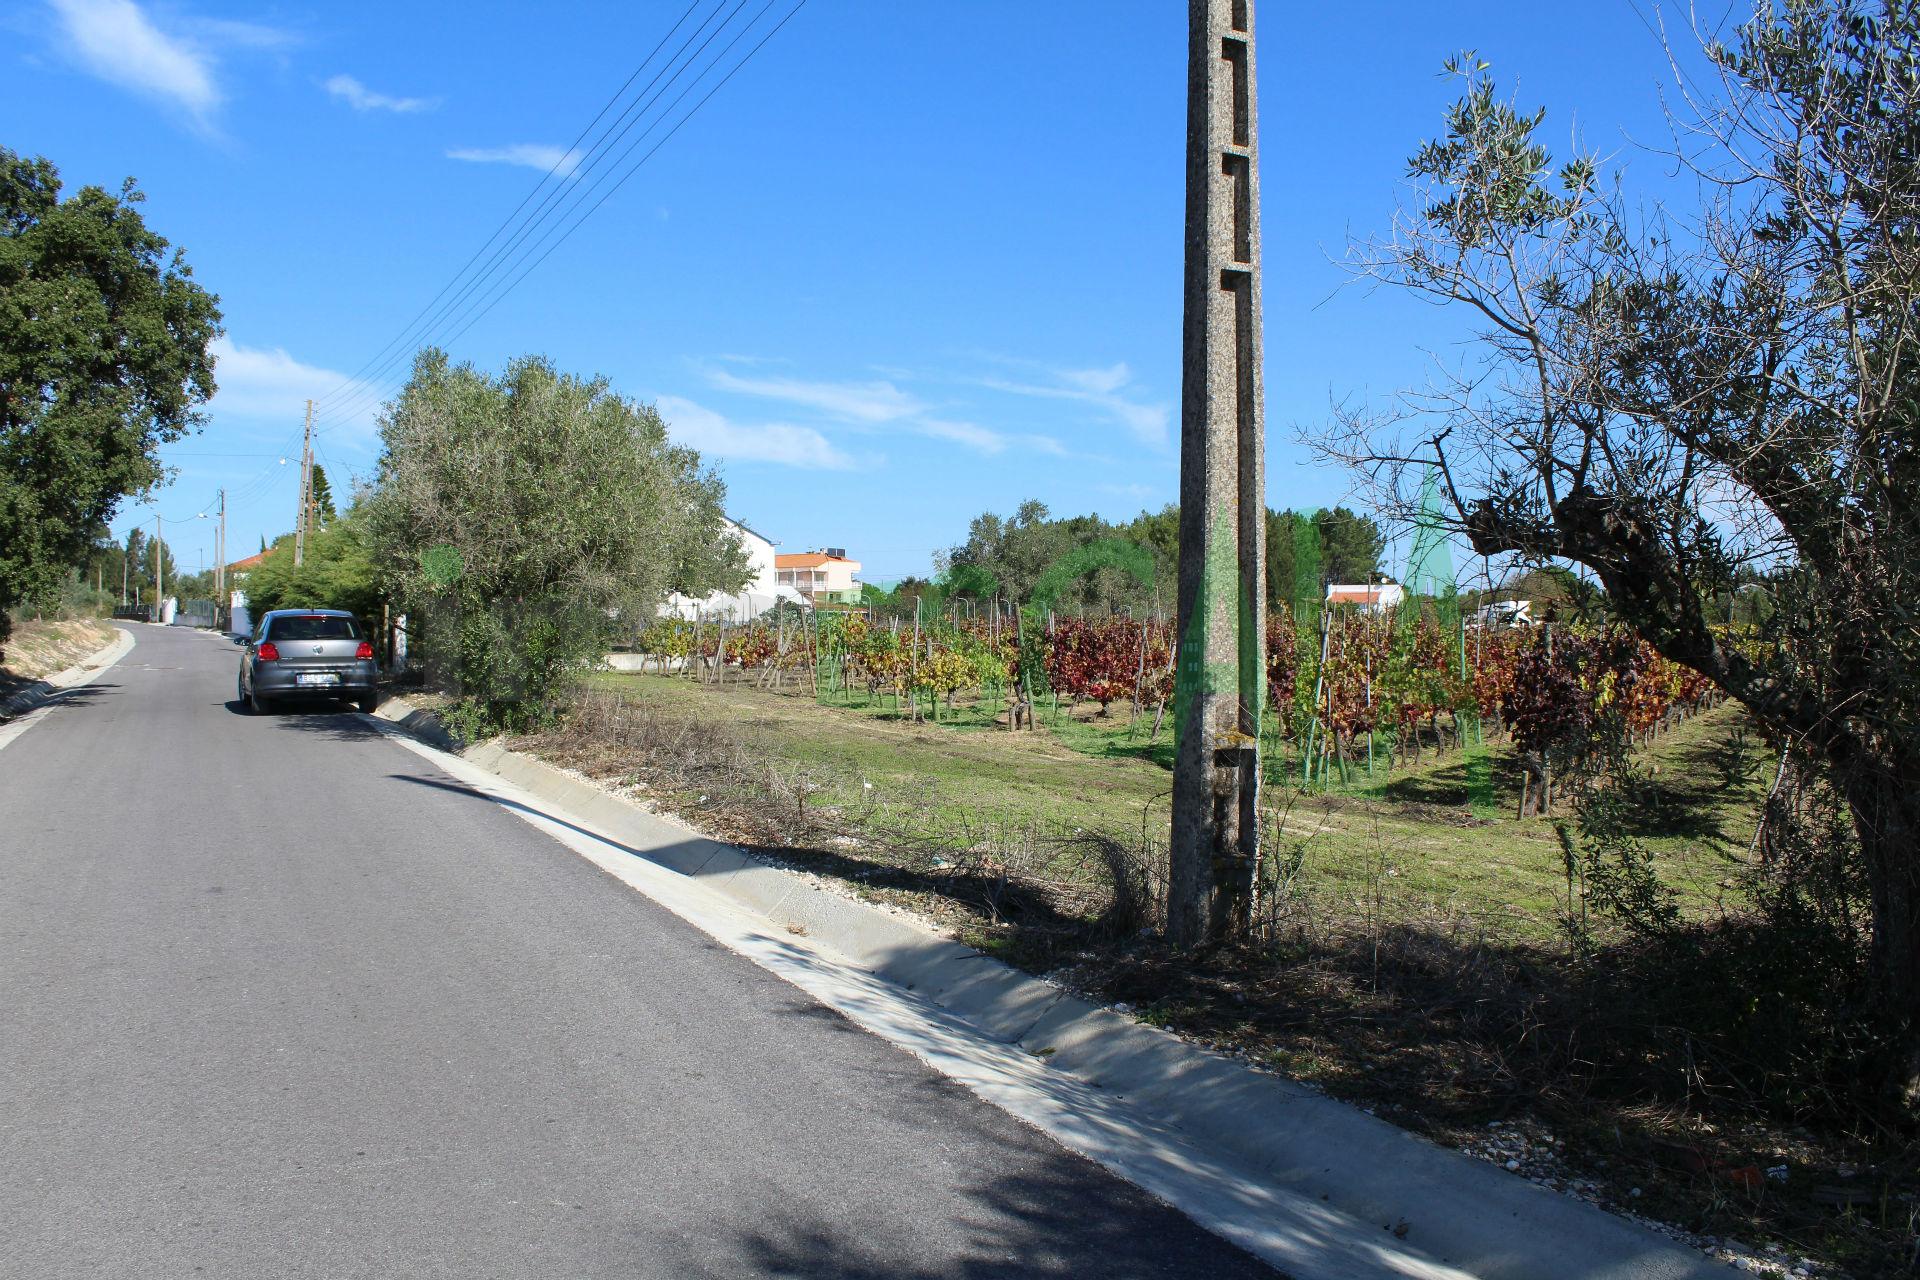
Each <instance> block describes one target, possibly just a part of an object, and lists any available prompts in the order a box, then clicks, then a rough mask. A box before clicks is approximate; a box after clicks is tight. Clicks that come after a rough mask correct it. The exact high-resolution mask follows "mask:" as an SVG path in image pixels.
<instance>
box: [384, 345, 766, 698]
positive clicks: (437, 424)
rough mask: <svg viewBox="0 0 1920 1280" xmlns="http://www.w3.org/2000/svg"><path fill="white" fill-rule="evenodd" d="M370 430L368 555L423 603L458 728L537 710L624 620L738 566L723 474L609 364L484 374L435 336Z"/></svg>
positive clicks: (405, 597) (517, 367) (415, 605)
mask: <svg viewBox="0 0 1920 1280" xmlns="http://www.w3.org/2000/svg"><path fill="white" fill-rule="evenodd" d="M381 434H382V440H383V443H384V444H385V452H384V454H383V455H382V457H381V462H380V474H379V480H378V484H377V487H376V488H375V489H374V491H373V493H372V494H371V495H370V496H369V497H368V498H367V500H366V503H365V505H366V507H367V515H368V530H369V542H370V545H371V547H372V549H373V559H374V561H375V562H376V563H377V564H378V566H379V568H380V572H381V574H382V576H383V578H384V580H385V582H386V583H388V584H390V586H391V587H392V589H393V590H394V591H395V593H396V594H397V595H398V597H399V599H400V600H401V601H402V602H403V603H404V605H405V606H406V608H407V609H408V611H409V612H410V613H413V614H415V615H416V616H424V618H425V627H424V629H423V633H422V634H423V636H424V637H425V639H424V644H425V647H426V649H427V658H428V661H429V664H430V666H433V667H437V668H438V669H439V670H441V671H442V672H444V673H445V674H446V675H447V676H449V677H450V679H451V681H452V683H453V684H454V686H455V688H456V691H457V692H458V693H459V694H460V696H461V697H462V699H463V700H464V701H465V704H466V712H465V714H466V715H467V716H468V720H469V723H468V725H467V727H468V728H469V729H472V730H482V729H485V730H500V729H505V730H519V729H524V728H527V727H530V726H533V725H536V724H540V723H543V722H545V721H546V720H548V719H549V718H550V717H551V715H552V714H553V712H554V710H555V708H556V707H557V705H558V698H559V695H560V693H561V692H562V689H561V686H562V685H564V684H565V683H566V682H567V681H568V680H569V679H570V678H571V677H572V675H573V674H574V673H575V672H577V671H579V670H581V669H583V668H584V666H585V665H586V664H587V663H588V662H589V661H591V660H592V659H594V658H597V657H598V656H599V655H600V654H602V653H604V652H605V651H606V646H607V645H608V644H609V642H610V641H611V640H612V638H613V635H614V632H615V630H616V628H617V627H618V626H619V625H620V624H619V622H618V619H620V618H622V617H625V618H645V617H648V616H650V615H651V614H652V612H653V610H654V608H655V607H656V605H657V604H658V602H659V601H660V600H661V599H663V598H664V597H665V596H666V595H667V593H668V592H670V591H680V592H684V593H686V594H687V595H693V596H702V595H706V594H708V593H709V592H712V591H733V590H737V589H739V587H740V585H741V584H742V583H743V582H744V581H745V580H746V576H747V569H746V564H745V558H744V554H743V553H742V552H741V550H740V548H739V546H738V544H737V543H735V542H734V541H733V540H732V539H729V538H727V537H725V536H724V535H723V525H722V523H721V522H722V519H723V513H722V510H721V503H722V500H723V498H724V496H725V490H724V487H723V486H722V485H721V483H720V480H719V478H718V477H717V476H715V475H714V474H713V473H712V472H711V471H707V470H703V469H702V468H701V464H700V457H699V455H698V454H697V453H695V452H694V451H693V450H691V449H685V448H681V447H679V446H676V445H673V444H671V443H669V442H668V439H667V429H666V424H665V423H664V422H662V421H661V419H660V415H659V414H658V413H656V412H655V411H654V410H653V409H652V408H651V407H650V406H646V405H641V404H636V403H634V402H632V401H629V400H625V399H622V398H621V397H619V396H617V395H615V394H613V393H612V392H611V391H610V390H609V389H608V387H607V384H606V382H605V381H604V380H599V379H595V380H591V381H588V380H583V379H580V378H576V377H572V376H570V375H565V374H561V373H558V372H557V371H556V370H555V369H554V367H553V366H552V365H551V364H550V363H548V362H547V361H545V360H542V359H538V358H534V357H526V358H522V359H519V360H515V361H514V362H512V363H511V364H509V365H508V366H507V369H506V371H505V372H504V373H502V374H500V375H499V376H498V377H492V376H489V375H487V374H485V373H482V372H480V371H478V370H476V369H474V368H473V367H472V366H470V365H460V366H457V367H455V366H453V365H451V364H449V362H448V360H447V358H446V356H445V355H444V354H443V353H442V352H439V351H436V350H428V351H424V352H422V353H421V354H420V356H419V357H418V358H417V359H416V360H415V362H414V368H413V375H412V378H411V379H410V380H409V381H408V383H407V386H406V388H405V389H404V390H403V391H402V392H401V394H400V397H399V399H397V400H396V401H395V402H394V403H393V404H392V405H391V406H389V408H388V410H387V413H386V415H385V417H384V419H383V420H382V424H381ZM450 569H456V570H457V571H453V572H450V571H449V570H450Z"/></svg>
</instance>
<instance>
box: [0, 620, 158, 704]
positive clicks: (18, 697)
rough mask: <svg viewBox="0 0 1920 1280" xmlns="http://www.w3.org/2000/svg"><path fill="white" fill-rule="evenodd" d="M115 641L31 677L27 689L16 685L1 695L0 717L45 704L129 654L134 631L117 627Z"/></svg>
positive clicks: (85, 681)
mask: <svg viewBox="0 0 1920 1280" xmlns="http://www.w3.org/2000/svg"><path fill="white" fill-rule="evenodd" d="M114 632H115V635H114V639H113V641H112V643H110V644H108V645H107V646H106V647H105V648H103V649H101V650H100V651H99V652H98V653H94V654H91V655H89V656H88V657H85V658H82V659H81V660H80V661H79V662H76V663H74V664H73V665H72V666H70V667H68V668H67V669H66V670H64V671H56V672H54V673H53V674H52V675H50V676H48V677H47V678H46V679H44V680H32V681H29V682H28V683H27V686H26V687H25V688H24V689H16V690H14V691H13V693H12V694H10V695H9V696H7V697H6V698H3V699H0V721H4V720H11V719H13V718H14V717H16V716H23V715H25V714H27V712H29V711H33V710H35V709H37V708H39V707H41V706H44V705H45V704H46V703H47V702H48V701H49V700H51V699H53V698H56V697H58V696H59V695H60V694H61V693H63V692H64V691H66V690H68V689H71V688H74V687H75V686H77V685H83V684H85V683H87V681H89V680H91V679H93V678H94V677H95V676H97V675H99V674H100V673H101V672H102V671H104V670H106V669H107V668H108V667H110V666H112V665H113V664H114V663H116V662H118V661H120V659H122V658H124V657H126V656H127V654H128V653H129V652H130V651H131V650H132V649H133V632H131V631H129V630H127V629H126V628H125V627H116V628H114Z"/></svg>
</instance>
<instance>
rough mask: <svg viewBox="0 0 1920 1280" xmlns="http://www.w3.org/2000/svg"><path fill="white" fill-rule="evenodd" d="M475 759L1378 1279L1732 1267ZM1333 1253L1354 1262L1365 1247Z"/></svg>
mask: <svg viewBox="0 0 1920 1280" xmlns="http://www.w3.org/2000/svg"><path fill="white" fill-rule="evenodd" d="M375 718H376V719H378V720H381V721H385V722H387V724H388V725H390V726H393V728H394V729H395V730H396V731H399V732H406V733H408V734H409V736H415V737H419V736H421V731H422V730H426V729H429V728H431V727H432V726H430V725H428V724H426V723H423V722H425V721H428V720H430V717H428V716H427V715H425V714H424V713H422V712H420V711H418V710H417V709H416V708H414V707H413V706H412V705H411V704H409V703H407V702H406V700H405V699H398V698H396V699H392V700H389V701H388V702H387V703H386V704H384V705H383V706H382V707H381V708H380V710H379V711H378V712H377V713H376V717H375ZM402 725H404V726H405V727H404V728H402V727H401V726H402ZM436 745H438V744H436ZM458 754H459V755H460V757H461V758H462V759H464V760H466V761H467V762H469V763H470V764H472V765H475V766H477V767H479V768H480V769H482V770H484V771H486V772H487V773H490V774H492V775H494V776H496V777H498V778H501V779H503V780H505V781H506V782H509V783H512V784H514V785H515V786H517V787H519V788H520V789H521V790H523V791H525V792H527V793H530V794H531V795H533V796H535V797H537V798H538V799H540V800H541V801H543V802H545V803H547V804H549V805H551V806H553V807H554V808H555V809H556V810H557V811H559V812H560V813H562V814H563V815H564V816H565V817H567V818H569V819H572V820H574V821H577V822H578V823H579V824H580V826H581V827H582V828H583V829H587V830H590V831H592V832H593V833H595V834H597V835H598V836H600V837H601V838H604V839H607V840H611V841H612V842H614V843H616V844H618V845H619V846H621V847H622V848H624V849H625V850H626V851H628V852H629V853H631V854H633V855H635V856H637V857H640V858H644V859H647V860H648V861H650V862H652V863H654V864H656V865H658V866H661V867H665V868H667V869H668V870H671V871H674V872H677V873H679V874H680V875H682V876H685V877H687V878H688V879H690V880H693V881H695V882H697V883H699V884H700V885H702V886H704V887H705V888H707V889H710V890H711V891H713V892H715V893H717V894H719V895H721V896H723V897H725V898H728V899H731V900H732V901H733V902H734V903H735V904H737V905H739V906H742V907H745V908H747V909H748V910H749V911H751V912H754V913H756V914H757V915H759V916H761V917H763V918H765V919H766V920H768V921H769V922H771V923H772V924H774V925H776V926H779V927H780V928H782V929H784V930H785V931H786V932H788V933H790V934H804V935H805V936H807V937H808V938H809V939H811V940H814V941H817V942H821V943H824V944H825V945H826V946H827V947H829V948H831V949H832V950H833V951H836V952H838V953H839V954H840V955H841V956H842V957H844V958H845V959H846V960H847V961H848V962H849V963H850V964H851V965H853V966H855V967H856V968H858V969H860V970H863V971H865V972H867V973H870V974H872V975H873V976H875V977H877V978H879V979H881V980H882V981H884V982H886V983H889V984H891V985H893V986H895V987H898V988H901V989H904V990H906V991H909V992H912V993H913V994H914V995H915V996H916V997H918V998H919V999H922V1000H925V1001H928V1002H930V1003H932V1004H934V1005H937V1006H939V1007H940V1008H941V1009H943V1010H945V1011H946V1012H947V1013H949V1014H952V1015H954V1016H955V1017H957V1018H959V1019H961V1020H962V1021H963V1022H965V1023H966V1024H968V1025H970V1026H971V1027H973V1028H974V1029H976V1030H977V1031H978V1032H979V1033H980V1034H981V1035H982V1036H985V1037H987V1038H989V1039H991V1040H993V1041H997V1042H999V1043H1001V1044H1003V1045H1011V1046H1018V1047H1019V1048H1021V1049H1024V1050H1025V1051H1026V1052H1027V1053H1029V1054H1031V1055H1034V1056H1035V1057H1036V1058H1038V1059H1040V1060H1042V1061H1044V1062H1045V1063H1046V1065H1047V1067H1048V1069H1049V1071H1051V1072H1056V1073H1063V1074H1064V1075H1066V1076H1068V1077H1071V1078H1072V1079H1073V1080H1075V1081H1077V1082H1078V1083H1080V1084H1082V1085H1084V1086H1086V1087H1087V1088H1089V1089H1091V1090H1097V1091H1098V1096H1099V1097H1101V1098H1102V1099H1103V1100H1111V1101H1112V1102H1114V1103H1116V1104H1120V1105H1123V1106H1126V1107H1127V1108H1129V1109H1130V1110H1132V1111H1134V1112H1136V1113H1138V1114H1141V1115H1144V1116H1146V1117H1150V1118H1151V1120H1152V1122H1153V1123H1154V1124H1155V1125H1158V1126H1162V1127H1164V1128H1167V1129H1171V1130H1173V1131H1175V1132H1177V1133H1178V1134H1179V1135H1180V1136H1181V1137H1182V1138H1184V1139H1185V1140H1186V1141H1187V1142H1189V1143H1191V1144H1192V1145H1194V1146H1196V1147H1198V1148H1201V1149H1203V1150H1205V1151H1208V1152H1210V1153H1216V1154H1218V1155H1220V1156H1223V1157H1225V1158H1227V1159H1228V1160H1230V1161H1231V1162H1232V1163H1233V1164H1235V1165H1237V1166H1239V1168H1240V1169H1241V1170H1243V1171H1244V1172H1245V1175H1246V1176H1247V1178H1248V1179H1249V1180H1250V1181H1251V1182H1253V1183H1257V1184H1260V1185H1262V1186H1263V1187H1265V1188H1267V1189H1270V1190H1271V1191H1272V1192H1274V1193H1276V1194H1277V1195H1279V1196H1282V1197H1286V1198H1287V1199H1288V1201H1290V1202H1293V1203H1299V1202H1305V1203H1307V1204H1310V1205H1312V1206H1313V1207H1314V1208H1315V1209H1316V1210H1317V1211H1319V1212H1320V1213H1322V1214H1323V1215H1326V1218H1327V1222H1328V1224H1329V1226H1328V1230H1327V1231H1326V1232H1325V1234H1326V1235H1328V1236H1329V1237H1331V1236H1333V1235H1335V1234H1345V1233H1347V1232H1349V1231H1350V1232H1353V1233H1360V1234H1361V1235H1362V1236H1364V1237H1366V1238H1367V1241H1368V1243H1369V1244H1373V1243H1374V1242H1379V1243H1381V1244H1384V1243H1385V1241H1386V1240H1392V1241H1393V1242H1394V1245H1393V1246H1390V1247H1389V1248H1387V1249H1386V1250H1376V1251H1375V1252H1374V1254H1373V1258H1374V1259H1375V1260H1376V1261H1377V1262H1379V1263H1380V1264H1381V1265H1380V1267H1379V1269H1378V1271H1377V1272H1376V1274H1379V1275H1382V1276H1393V1275H1403V1276H1436V1275H1454V1276H1470V1277H1479V1280H1546V1278H1552V1280H1692V1278H1693V1277H1706V1276H1718V1275H1724V1274H1726V1272H1727V1271H1728V1270H1729V1269H1730V1268H1729V1267H1728V1266H1727V1265H1726V1264H1724V1263H1719V1262H1714V1261H1710V1260H1708V1259H1706V1258H1704V1257H1703V1256H1702V1255H1701V1254H1700V1253H1699V1252H1697V1251H1695V1250H1692V1249H1688V1248H1685V1247H1683V1246H1681V1245H1678V1244H1675V1243H1674V1242H1673V1241H1671V1240H1668V1239H1666V1238H1665V1237H1663V1236H1660V1235H1657V1234H1656V1233H1654V1232H1653V1231H1650V1230H1648V1229H1647V1228H1645V1227H1642V1226H1640V1225H1638V1224H1636V1223H1632V1222H1628V1221H1626V1220H1625V1219H1622V1218H1619V1217H1616V1216H1614V1215H1612V1214H1610V1213H1607V1212H1605V1211H1604V1210H1601V1209H1598V1208H1596V1207H1594V1206H1592V1205H1589V1204H1586V1203H1584V1202H1582V1201H1579V1200H1576V1199H1573V1198H1571V1197H1569V1196H1563V1195H1559V1194H1557V1193H1555V1192H1552V1191H1548V1190H1546V1189H1545V1188H1542V1187H1537V1186H1534V1185H1533V1184H1531V1183H1529V1182H1526V1181H1523V1180H1521V1179H1518V1178H1515V1177H1513V1176H1511V1175H1510V1174H1507V1173H1505V1172H1504V1171H1502V1170H1499V1169H1496V1168H1494V1167H1493V1166H1491V1165H1489V1164H1487V1163H1486V1162H1485V1161H1480V1160H1474V1159H1472V1158H1470V1157H1467V1156H1463V1155H1461V1154H1459V1153H1457V1152H1454V1151H1450V1150H1447V1149H1445V1148H1442V1147H1439V1146H1436V1145H1434V1144H1432V1143H1430V1142H1428V1141H1426V1140H1425V1139H1422V1138H1419V1137H1417V1136H1415V1135H1413V1134H1411V1133H1408V1132H1406V1131H1405V1130H1403V1129H1399V1128H1396V1127H1394V1126H1393V1125H1391V1124H1388V1123H1387V1122H1386V1121H1383V1120H1379V1119H1376V1118H1374V1117H1372V1116H1369V1115H1367V1114H1365V1113H1363V1112H1362V1111H1360V1110H1358V1109H1357V1108H1355V1107H1351V1106H1349V1105H1347V1104H1345V1103H1342V1102H1337V1101H1334V1100H1333V1099H1330V1098H1327V1097H1325V1096H1322V1095H1320V1094H1317V1093H1315V1092H1313V1091H1311V1090H1309V1089H1306V1088H1304V1087H1302V1086H1300V1085H1298V1084H1295V1083H1294V1082H1292V1081H1289V1080H1286V1079H1284V1078H1283V1077H1280V1076H1275V1075H1271V1074H1268V1073H1265V1072H1260V1071H1255V1070H1253V1069H1251V1068H1249V1067H1248V1066H1246V1065H1245V1064H1243V1063H1240V1062H1237V1061H1234V1060H1233V1059H1230V1058H1227V1057H1224V1056H1222V1055H1219V1054H1216V1053H1212V1052H1210V1051H1208V1050H1206V1049H1203V1048H1200V1047H1198V1046H1195V1045H1192V1044H1188V1043H1187V1042H1186V1041H1183V1040H1181V1039H1179V1038H1178V1037H1177V1036H1174V1035H1172V1034H1170V1033H1168V1032H1164V1031H1160V1030H1158V1029H1156V1028H1152V1027H1147V1026H1144V1025H1141V1024H1139V1023H1136V1022H1134V1021H1132V1020H1131V1019H1129V1018H1126V1017H1123V1016H1121V1015H1119V1014H1117V1013H1114V1012H1112V1011H1110V1010H1107V1009H1103V1008H1101V1007H1099V1006H1097V1005H1093V1004H1090V1003H1088V1002H1086V1001H1084V1000H1081V999H1078V998H1077V997H1075V996H1072V995H1069V994H1067V993H1066V992H1064V991H1061V990H1060V989H1059V988H1057V987H1054V986H1052V985H1050V984H1048V983H1046V982H1043V981H1041V980H1040V979H1038V978H1034V977H1031V976H1029V975H1027V974H1024V973H1020V972H1018V971H1017V970H1014V969H1012V968H1010V967H1008V966H1006V965H1004V964H1002V963H1000V962H999V961H997V960H994V959H992V958H990V957H988V956H985V955H982V954H981V953H980V952H978V951H975V950H973V949H972V948H970V947H965V946H962V945H960V944H959V943H957V942H954V941H952V940H950V939H948V938H944V937H942V936H940V935H939V934H936V933H934V932H933V931H932V930H930V929H928V928H926V927H924V926H922V925H920V924H918V923H917V922H915V921H912V920H909V919H906V918H903V917H901V916H897V915H894V914H891V913H889V912H886V911H884V910H882V909H880V908H878V907H874V906H870V905H868V904H866V903H862V902H858V901H856V900H853V899H851V898H847V897H843V896H841V895H839V894H836V893H832V892H829V891H827V890H824V889H821V888H819V887H818V886H817V885H815V884H814V883H812V882H811V881H810V879H809V878H808V877H806V876H804V875H802V874H799V873H796V872H793V871H788V870H785V869H782V868H778V867H773V866H769V865H767V864H766V863H763V862H760V861H758V860H757V859H755V858H753V857H751V856H749V855H748V854H747V853H745V852H744V851H742V850H740V849H738V848H735V847H734V846H732V845H728V844H724V843H721V842H719V841H716V840H710V839H707V838H706V837H704V836H700V835H698V834H696V833H694V832H692V831H690V830H688V829H686V828H683V827H679V826H676V825H674V824H673V823H670V822H668V821H666V820H665V819H663V818H662V817H660V816H659V815H656V814H653V813H650V812H648V811H646V810H645V809H642V808H641V807H639V806H638V805H636V804H633V803H632V802H630V801H628V800H625V799H623V798H621V797H619V796H616V795H614V794H612V793H611V792H609V791H606V790H604V789H602V788H601V787H599V786H597V785H595V784H594V783H592V782H590V781H588V780H586V779H584V778H581V777H578V776H576V775H574V774H571V773H567V772H565V771H563V770H560V769H557V768H555V767H554V766H552V765H549V764H546V763H544V762H542V761H540V760H537V759H535V758H533V757H532V756H528V755H524V754H522V753H520V752H515V751H508V750H506V749H505V748H503V747H500V746H498V745H497V744H493V743H481V744H478V745H475V746H471V747H467V748H466V749H465V750H463V751H461V752H459V753H458ZM1335 1224H1339V1225H1337V1226H1336V1225H1335ZM1328 1243H1329V1245H1330V1246H1332V1245H1334V1244H1336V1243H1338V1244H1340V1245H1341V1246H1342V1249H1343V1250H1344V1248H1345V1247H1350V1246H1351V1245H1352V1244H1353V1243H1354V1241H1353V1240H1351V1239H1348V1240H1345V1241H1341V1242H1335V1241H1332V1240H1329V1241H1328ZM1303 1245H1304V1247H1305V1248H1306V1253H1305V1254H1304V1255H1303V1256H1290V1257H1289V1258H1288V1259H1287V1262H1286V1266H1287V1268H1288V1270H1289V1271H1290V1272H1291V1273H1292V1274H1293V1275H1294V1276H1295V1277H1296V1280H1320V1277H1326V1278H1327V1280H1334V1278H1335V1277H1338V1278H1339V1280H1347V1278H1348V1277H1352V1276H1355V1275H1356V1272H1355V1271H1354V1270H1352V1265H1353V1260H1352V1258H1351V1256H1350V1255H1343V1256H1336V1253H1335V1252H1334V1250H1333V1249H1332V1248H1329V1250H1328V1251H1327V1252H1326V1254H1325V1260H1324V1264H1323V1265H1319V1266H1316V1265H1315V1264H1314V1261H1313V1249H1312V1242H1311V1241H1307V1242H1303ZM1395 1258H1398V1259H1400V1260H1401V1263H1403V1264H1404V1265H1401V1264H1396V1263H1395V1261H1394V1259H1395Z"/></svg>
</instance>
